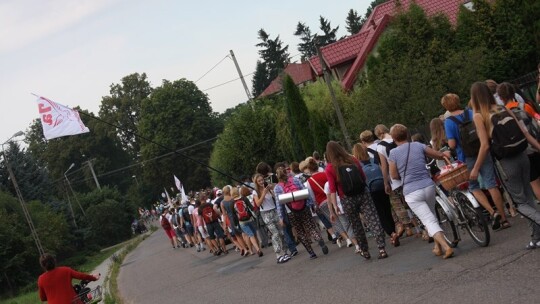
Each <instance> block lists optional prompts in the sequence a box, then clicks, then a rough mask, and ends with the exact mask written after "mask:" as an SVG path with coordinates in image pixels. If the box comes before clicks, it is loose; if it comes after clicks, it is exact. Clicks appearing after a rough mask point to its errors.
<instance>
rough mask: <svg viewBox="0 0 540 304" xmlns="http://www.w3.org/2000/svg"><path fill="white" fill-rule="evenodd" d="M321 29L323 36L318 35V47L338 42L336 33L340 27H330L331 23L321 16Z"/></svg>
mask: <svg viewBox="0 0 540 304" xmlns="http://www.w3.org/2000/svg"><path fill="white" fill-rule="evenodd" d="M319 28H320V29H321V31H322V32H323V34H322V35H317V38H316V41H317V42H316V43H317V45H319V46H324V45H327V44H330V43H334V42H336V41H337V39H336V33H337V30H338V29H339V26H337V27H335V28H332V26H331V25H330V21H328V20H327V19H325V18H324V17H323V16H319Z"/></svg>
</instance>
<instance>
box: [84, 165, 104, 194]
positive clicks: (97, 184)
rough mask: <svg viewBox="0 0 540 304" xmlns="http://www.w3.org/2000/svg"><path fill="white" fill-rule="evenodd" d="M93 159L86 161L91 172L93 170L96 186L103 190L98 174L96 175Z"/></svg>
mask: <svg viewBox="0 0 540 304" xmlns="http://www.w3.org/2000/svg"><path fill="white" fill-rule="evenodd" d="M92 160H93V159H91V160H88V161H86V162H87V163H88V167H90V172H92V176H93V177H94V181H95V182H96V186H97V188H98V189H99V191H101V186H100V185H99V181H98V179H97V176H96V172H94V166H93V165H92Z"/></svg>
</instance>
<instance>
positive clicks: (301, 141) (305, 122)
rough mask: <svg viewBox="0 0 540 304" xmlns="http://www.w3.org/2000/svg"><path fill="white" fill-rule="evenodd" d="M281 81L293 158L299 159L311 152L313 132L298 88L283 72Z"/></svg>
mask: <svg viewBox="0 0 540 304" xmlns="http://www.w3.org/2000/svg"><path fill="white" fill-rule="evenodd" d="M282 82H283V90H284V94H285V97H286V98H285V104H286V107H287V114H288V115H287V116H288V118H289V122H290V123H289V124H290V127H291V131H292V142H293V145H294V152H295V154H294V156H295V159H297V160H301V159H304V158H305V157H306V155H311V153H312V152H313V134H312V128H310V127H311V126H310V117H309V112H308V109H307V107H306V104H305V102H304V100H303V99H302V96H301V95H300V90H299V89H298V87H296V85H295V84H294V81H293V80H292V78H291V76H289V75H286V74H285V75H284V76H283V80H282Z"/></svg>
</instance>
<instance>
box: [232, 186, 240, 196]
mask: <svg viewBox="0 0 540 304" xmlns="http://www.w3.org/2000/svg"><path fill="white" fill-rule="evenodd" d="M231 196H232V197H233V198H236V197H239V196H240V191H238V187H232V189H231Z"/></svg>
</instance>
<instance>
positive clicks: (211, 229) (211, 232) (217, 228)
mask: <svg viewBox="0 0 540 304" xmlns="http://www.w3.org/2000/svg"><path fill="white" fill-rule="evenodd" d="M206 231H207V232H208V238H209V239H211V240H215V239H216V236H217V238H218V239H223V238H224V237H225V235H224V233H223V228H221V225H220V224H219V222H218V221H215V222H212V223H208V224H206Z"/></svg>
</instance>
